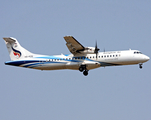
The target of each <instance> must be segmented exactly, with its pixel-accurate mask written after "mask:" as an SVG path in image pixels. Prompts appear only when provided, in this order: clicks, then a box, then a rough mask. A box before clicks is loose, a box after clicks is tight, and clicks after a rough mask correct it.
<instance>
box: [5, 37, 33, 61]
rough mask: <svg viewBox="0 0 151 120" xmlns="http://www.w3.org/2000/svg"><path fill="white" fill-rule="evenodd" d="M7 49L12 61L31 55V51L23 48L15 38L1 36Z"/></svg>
mask: <svg viewBox="0 0 151 120" xmlns="http://www.w3.org/2000/svg"><path fill="white" fill-rule="evenodd" d="M3 39H4V40H5V44H6V47H7V49H8V52H9V55H10V58H11V60H12V61H14V60H20V59H25V57H26V56H31V55H33V53H31V52H29V51H28V50H26V49H25V48H23V47H22V46H21V45H20V44H19V42H18V41H17V40H16V39H15V38H12V37H10V38H3Z"/></svg>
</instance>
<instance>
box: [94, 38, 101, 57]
mask: <svg viewBox="0 0 151 120" xmlns="http://www.w3.org/2000/svg"><path fill="white" fill-rule="evenodd" d="M99 50H100V49H99V48H98V47H97V41H96V44H95V50H94V53H96V58H97V55H98V51H99Z"/></svg>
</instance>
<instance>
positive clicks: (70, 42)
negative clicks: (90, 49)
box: [64, 36, 85, 54]
mask: <svg viewBox="0 0 151 120" xmlns="http://www.w3.org/2000/svg"><path fill="white" fill-rule="evenodd" d="M64 39H65V41H66V42H67V43H66V46H67V47H68V49H69V51H70V52H71V53H72V54H77V53H79V52H78V51H81V50H84V49H85V47H84V46H83V45H81V44H80V43H79V42H78V41H77V40H76V39H75V38H74V37H73V36H65V37H64Z"/></svg>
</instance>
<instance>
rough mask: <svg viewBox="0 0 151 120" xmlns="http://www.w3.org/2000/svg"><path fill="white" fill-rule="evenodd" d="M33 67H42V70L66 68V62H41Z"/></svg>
mask: <svg viewBox="0 0 151 120" xmlns="http://www.w3.org/2000/svg"><path fill="white" fill-rule="evenodd" d="M33 69H40V70H61V69H66V68H65V64H64V63H51V64H49V63H48V64H41V65H39V66H37V67H34V68H33Z"/></svg>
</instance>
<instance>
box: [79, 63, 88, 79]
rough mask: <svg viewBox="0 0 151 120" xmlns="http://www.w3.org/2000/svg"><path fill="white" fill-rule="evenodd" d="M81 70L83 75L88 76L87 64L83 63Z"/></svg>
mask: <svg viewBox="0 0 151 120" xmlns="http://www.w3.org/2000/svg"><path fill="white" fill-rule="evenodd" d="M79 71H80V72H83V75H85V76H87V75H88V70H87V69H86V65H81V66H80V67H79Z"/></svg>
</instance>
